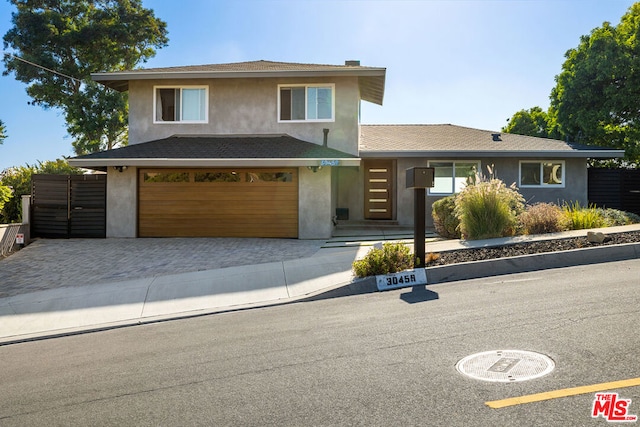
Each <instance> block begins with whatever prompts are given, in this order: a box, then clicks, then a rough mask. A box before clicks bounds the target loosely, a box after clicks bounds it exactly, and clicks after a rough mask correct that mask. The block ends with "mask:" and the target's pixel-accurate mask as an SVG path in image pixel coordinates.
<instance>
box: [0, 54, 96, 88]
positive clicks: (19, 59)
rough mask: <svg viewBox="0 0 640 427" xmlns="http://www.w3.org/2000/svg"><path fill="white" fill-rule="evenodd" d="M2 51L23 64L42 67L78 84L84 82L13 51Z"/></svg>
mask: <svg viewBox="0 0 640 427" xmlns="http://www.w3.org/2000/svg"><path fill="white" fill-rule="evenodd" d="M3 53H4V54H5V55H9V56H11V57H12V58H15V59H17V60H18V61H22V62H24V63H25V64H29V65H31V66H33V67H37V68H40V69H43V70H45V71H48V72H50V73H53V74H56V75H58V76H61V77H64V78H66V79H70V80H73V81H75V82H78V83H80V84H82V83H84V82H83V81H82V80H80V79H77V78H75V77H71V76H68V75H66V74H63V73H61V72H59V71H56V70H52V69H51V68H47V67H45V66H43V65H39V64H36V63H35V62H31V61H27V60H26V59H24V58H20V57H19V56H17V55H14V54H13V53H9V52H4V51H3Z"/></svg>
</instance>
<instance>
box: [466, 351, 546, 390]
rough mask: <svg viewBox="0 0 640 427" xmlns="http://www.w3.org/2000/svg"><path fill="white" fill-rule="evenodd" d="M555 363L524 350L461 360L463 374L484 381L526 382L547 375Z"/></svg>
mask: <svg viewBox="0 0 640 427" xmlns="http://www.w3.org/2000/svg"><path fill="white" fill-rule="evenodd" d="M555 366H556V365H555V363H554V362H553V360H551V359H550V358H549V357H547V356H545V355H544V354H540V353H534V352H532V351H522V350H493V351H485V352H483V353H477V354H472V355H471V356H467V357H465V358H464V359H462V360H460V361H459V362H458V363H457V364H456V369H457V370H458V372H460V373H461V374H464V375H467V376H469V377H471V378H475V379H477V380H482V381H493V382H504V383H509V382H515V381H526V380H532V379H534V378H539V377H542V376H544V375H547V374H548V373H549V372H551V371H553V368H555Z"/></svg>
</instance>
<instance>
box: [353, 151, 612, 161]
mask: <svg viewBox="0 0 640 427" xmlns="http://www.w3.org/2000/svg"><path fill="white" fill-rule="evenodd" d="M359 154H360V157H361V158H363V159H364V158H411V157H424V158H430V159H458V158H464V159H469V158H492V157H494V158H495V157H500V158H504V157H517V158H589V159H614V158H622V157H624V150H545V151H520V150H518V151H472V150H469V151H423V150H402V151H398V150H388V151H384V150H360V153H359Z"/></svg>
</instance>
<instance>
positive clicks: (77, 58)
mask: <svg viewBox="0 0 640 427" xmlns="http://www.w3.org/2000/svg"><path fill="white" fill-rule="evenodd" d="M10 1H11V3H12V4H13V5H14V6H15V7H16V8H17V11H16V12H14V13H13V14H12V23H13V27H12V28H10V29H9V31H7V33H6V34H5V35H4V38H3V41H4V48H5V50H7V51H8V52H7V53H5V54H4V57H3V61H4V64H5V67H6V69H5V71H4V74H5V75H7V74H9V73H14V74H15V77H16V79H17V80H19V81H21V82H24V83H26V84H27V85H28V86H27V94H28V95H29V96H30V97H31V99H32V101H31V103H32V104H34V105H40V106H42V107H44V108H60V109H61V110H62V111H63V112H64V115H65V119H66V122H67V131H68V132H69V134H70V135H71V136H72V137H73V138H74V141H73V146H74V150H75V152H76V153H77V154H85V153H90V152H95V151H99V150H103V149H111V148H113V147H115V146H117V145H124V144H126V142H127V114H128V111H127V97H126V93H125V94H122V93H119V92H115V91H112V90H110V89H107V88H105V87H103V86H101V85H98V84H96V83H94V82H93V81H91V76H90V75H91V73H93V72H107V71H120V70H128V69H134V68H135V67H136V66H138V65H139V64H140V63H142V62H146V61H147V60H148V59H149V58H151V57H153V56H154V55H155V52H156V49H158V48H161V47H163V46H166V44H167V42H168V38H167V29H166V23H165V22H163V21H161V20H160V19H158V18H156V17H155V16H154V13H153V10H150V9H145V8H144V7H142V2H141V0H10ZM9 49H11V51H9Z"/></svg>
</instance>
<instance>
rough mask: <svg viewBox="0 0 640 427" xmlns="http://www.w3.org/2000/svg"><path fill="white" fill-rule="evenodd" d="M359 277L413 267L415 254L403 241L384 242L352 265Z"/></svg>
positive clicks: (395, 271)
mask: <svg viewBox="0 0 640 427" xmlns="http://www.w3.org/2000/svg"><path fill="white" fill-rule="evenodd" d="M352 267H353V271H354V273H355V275H356V276H358V277H367V276H377V275H379V274H388V273H397V272H398V271H402V270H407V269H410V268H413V256H412V254H411V251H410V250H409V247H408V246H407V245H405V244H403V243H389V242H387V243H383V245H382V248H381V249H380V248H373V249H371V250H370V251H369V252H368V253H367V255H366V256H365V257H364V258H363V259H361V260H357V261H355V262H354V263H353V265H352Z"/></svg>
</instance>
